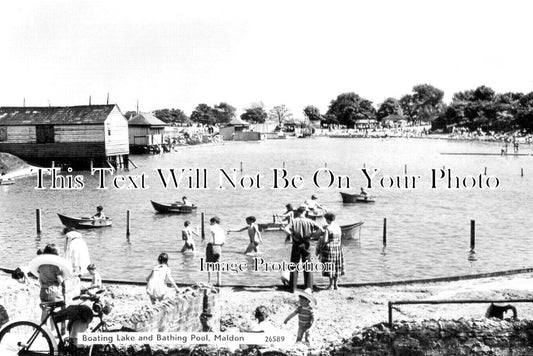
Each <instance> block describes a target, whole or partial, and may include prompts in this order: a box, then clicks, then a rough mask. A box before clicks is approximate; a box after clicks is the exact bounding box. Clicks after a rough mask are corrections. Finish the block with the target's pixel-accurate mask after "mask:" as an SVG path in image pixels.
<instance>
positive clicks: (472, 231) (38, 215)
mask: <svg viewBox="0 0 533 356" xmlns="http://www.w3.org/2000/svg"><path fill="white" fill-rule="evenodd" d="M200 219H201V235H200V236H201V237H202V240H203V239H205V213H204V212H202V213H201V218H200ZM35 220H36V224H37V233H38V234H40V233H41V232H42V230H43V229H42V219H41V209H36V211H35ZM126 236H128V237H129V236H130V211H129V210H126ZM386 246H387V218H384V219H383V247H386ZM475 248H476V221H475V220H470V250H474V249H475Z"/></svg>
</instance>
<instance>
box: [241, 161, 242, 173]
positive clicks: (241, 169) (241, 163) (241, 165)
mask: <svg viewBox="0 0 533 356" xmlns="http://www.w3.org/2000/svg"><path fill="white" fill-rule="evenodd" d="M241 172H242V162H241Z"/></svg>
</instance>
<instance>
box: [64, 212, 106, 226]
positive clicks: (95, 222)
mask: <svg viewBox="0 0 533 356" xmlns="http://www.w3.org/2000/svg"><path fill="white" fill-rule="evenodd" d="M57 216H59V220H61V223H62V224H63V225H65V226H68V227H74V228H76V229H93V228H98V227H108V226H111V225H112V224H113V219H111V218H105V219H92V218H87V217H81V218H73V217H71V216H66V215H62V214H57Z"/></svg>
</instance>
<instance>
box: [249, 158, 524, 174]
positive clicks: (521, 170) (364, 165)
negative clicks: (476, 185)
mask: <svg viewBox="0 0 533 356" xmlns="http://www.w3.org/2000/svg"><path fill="white" fill-rule="evenodd" d="M242 166H243V165H242V162H241V164H240V170H241V172H242V170H243V168H242ZM283 168H285V161H283ZM324 168H328V163H327V162H326V163H324ZM363 168H366V163H363ZM445 168H446V167H445V166H442V169H445ZM404 172H405V174H407V164H405V165H404ZM483 174H484V175H487V167H485V170H484V173H483ZM520 176H521V177H523V176H524V168H520Z"/></svg>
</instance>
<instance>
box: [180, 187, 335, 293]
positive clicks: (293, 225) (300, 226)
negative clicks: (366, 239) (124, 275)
mask: <svg viewBox="0 0 533 356" xmlns="http://www.w3.org/2000/svg"><path fill="white" fill-rule="evenodd" d="M286 208H287V211H286V212H284V213H283V214H279V215H277V217H278V218H279V219H280V221H281V223H280V229H281V230H283V231H285V232H286V234H287V242H291V243H292V249H291V255H290V261H291V262H293V263H296V264H297V263H299V262H302V263H305V262H311V241H312V240H315V239H318V242H317V244H316V250H315V253H316V256H318V259H319V261H320V262H321V263H323V264H325V263H328V264H330V265H332V266H333V269H331V270H327V271H324V272H323V275H324V276H326V277H328V278H329V285H328V287H327V288H328V289H337V288H338V279H339V277H340V276H342V275H344V273H345V272H344V255H343V251H342V246H341V235H342V232H341V228H340V226H339V225H338V224H337V223H336V222H335V218H336V217H335V214H333V213H332V212H326V209H325V208H324V207H323V206H322V205H321V204H320V203H319V202H318V197H317V196H316V195H314V194H313V195H312V196H311V198H310V199H308V200H306V201H305V202H304V203H303V204H302V205H301V206H299V207H298V208H297V209H294V207H293V206H292V204H287V205H286ZM324 212H325V214H324ZM317 216H318V217H320V216H323V217H324V219H325V221H326V224H325V225H324V226H322V225H320V224H318V223H317V222H316V221H315V220H313V219H312V218H313V217H315V218H316V217H317ZM245 220H246V225H245V226H244V227H241V228H237V229H228V230H226V231H225V230H224V229H222V228H221V227H220V219H219V218H218V217H213V218H212V219H211V220H210V236H209V237H208V238H207V240H208V244H207V247H206V262H219V260H220V255H221V253H222V246H223V245H224V243H225V241H226V234H229V233H232V232H242V231H247V234H248V240H249V242H248V246H247V247H246V250H245V251H244V253H245V254H256V253H257V252H258V247H259V245H260V244H261V243H262V242H263V238H262V234H261V232H260V229H259V226H258V224H257V219H256V218H255V217H254V216H248V217H246V219H245ZM181 235H182V240H183V241H184V245H183V247H182V249H181V252H194V251H195V250H196V247H195V243H194V237H195V236H196V237H199V234H198V232H197V229H193V228H192V226H191V223H190V221H188V220H187V221H185V222H184V228H183V230H182V233H181ZM208 279H209V280H210V276H209V277H208ZM218 280H220V276H218ZM297 280H298V275H297V272H292V273H291V275H290V280H289V281H288V284H289V287H290V288H291V290H295V289H296V286H297ZM304 280H305V287H306V288H312V287H313V279H312V272H307V271H304Z"/></svg>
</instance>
